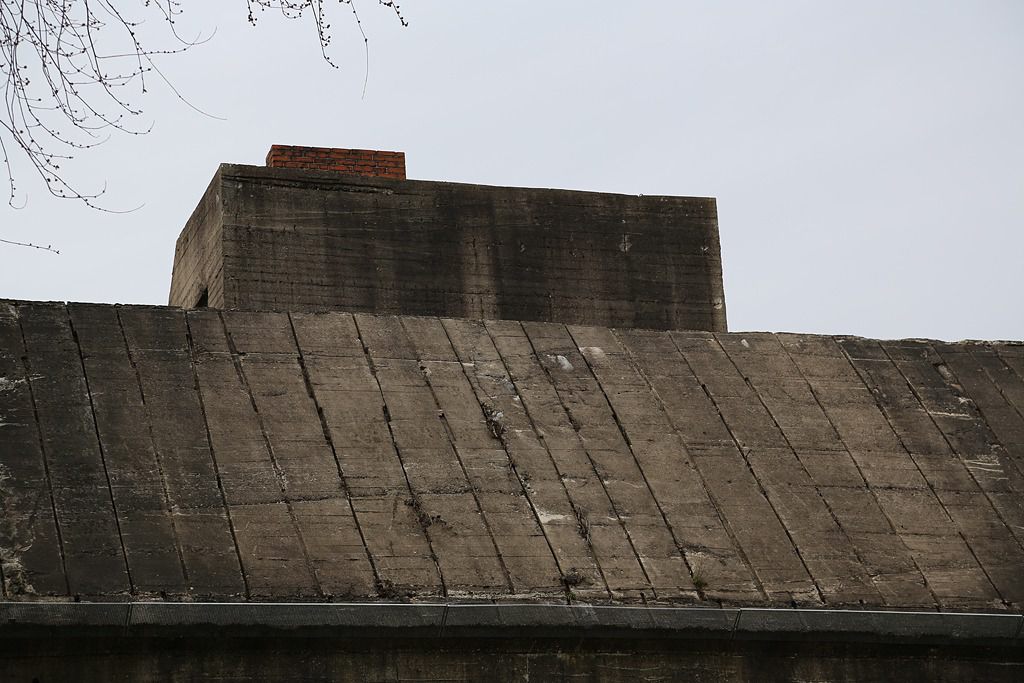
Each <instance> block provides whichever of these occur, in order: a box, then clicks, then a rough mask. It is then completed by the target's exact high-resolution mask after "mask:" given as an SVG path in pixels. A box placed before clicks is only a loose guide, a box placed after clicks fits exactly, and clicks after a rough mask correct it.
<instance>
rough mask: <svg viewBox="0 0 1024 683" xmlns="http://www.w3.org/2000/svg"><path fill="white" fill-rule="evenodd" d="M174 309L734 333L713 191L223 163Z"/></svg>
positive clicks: (191, 225) (200, 211)
mask: <svg viewBox="0 0 1024 683" xmlns="http://www.w3.org/2000/svg"><path fill="white" fill-rule="evenodd" d="M170 303H171V304H172V305H175V306H182V307H186V308H191V307H195V306H196V305H197V304H200V303H202V305H209V306H212V307H215V308H244V309H253V310H286V311H312V310H330V309H343V310H347V311H353V312H359V311H362V312H369V313H394V314H411V315H440V316H450V317H457V318H481V319H482V318H490V319H506V320H530V321H549V322H563V323H573V324H588V325H609V326H615V327H639V328H652V329H698V330H711V331H724V330H725V329H726V318H725V298H724V293H723V289H722V265H721V258H720V247H719V241H718V218H717V209H716V205H715V200H714V199H704V198H692V197H653V196H652V197H643V196H640V197H638V196H626V195H614V194H601V193H594V192H571V191H567V190H539V189H528V188H506V187H486V186H479V185H461V184H455V183H439V182H426V181H413V180H410V181H402V180H388V179H384V178H358V177H353V176H345V175H342V174H339V173H330V172H324V171H312V170H300V169H292V168H262V167H255V166H236V165H222V166H221V167H220V169H219V170H218V172H217V174H216V176H215V177H214V179H213V182H212V183H211V184H210V187H209V189H208V191H207V192H206V195H205V196H204V197H203V199H202V200H201V201H200V203H199V205H198V207H197V208H196V210H195V212H194V213H193V215H192V218H191V219H190V220H189V221H188V223H187V225H186V226H185V228H184V230H183V231H182V233H181V236H180V237H179V239H178V244H177V248H176V252H175V258H174V274H173V277H172V282H171V292H170Z"/></svg>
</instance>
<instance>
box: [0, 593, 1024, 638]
mask: <svg viewBox="0 0 1024 683" xmlns="http://www.w3.org/2000/svg"><path fill="white" fill-rule="evenodd" d="M204 633H205V634H216V635H218V636H221V637H224V636H230V637H241V638H246V637H261V636H267V635H274V636H275V637H288V636H295V637H304V638H308V637H314V638H315V637H334V638H336V637H346V638H356V639H373V638H381V637H388V638H407V637H415V638H423V637H427V638H438V639H460V638H474V639H481V638H482V639H487V638H531V639H541V638H543V639H561V640H589V639H630V638H643V639H669V640H671V639H713V640H762V641H763V640H771V641H780V640H784V641H815V642H839V643H843V642H859V643H879V644H899V643H906V644H920V645H942V644H953V645H975V644H978V645H987V646H996V647H1015V648H1017V647H1024V615H1021V614H983V613H950V612H912V611H869V610H826V609H766V608H723V609H716V608H686V607H667V608H649V607H625V606H592V605H541V604H450V603H449V604H446V603H416V604H398V603H389V604H379V603H378V604H373V603H347V604H343V603H333V604H324V603H157V602H124V603H40V602H5V603H0V637H5V638H18V637H38V636H39V635H42V634H46V635H50V636H54V637H82V636H85V637H90V636H92V637H110V636H115V637H116V636H120V637H155V638H161V637H180V636H183V635H188V636H192V637H195V636H199V635H202V634H204Z"/></svg>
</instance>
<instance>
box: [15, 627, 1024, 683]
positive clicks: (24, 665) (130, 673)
mask: <svg viewBox="0 0 1024 683" xmlns="http://www.w3.org/2000/svg"><path fill="white" fill-rule="evenodd" d="M1022 675H1024V665H1022V662H1021V657H1020V650H1019V648H1017V649H1013V648H1010V649H1007V648H1003V649H997V648H983V647H980V648H970V649H963V648H951V647H921V646H906V645H901V646H899V647H898V648H897V647H884V646H879V645H857V644H840V645H835V644H827V643H813V644H811V643H779V642H762V643H757V642H747V643H730V642H719V641H703V640H697V641H689V642H686V641H683V642H680V641H662V642H638V641H635V640H629V641H607V642H597V643H579V642H576V641H564V642H557V641H555V642H551V641H549V642H536V641H533V642H521V641H514V640H513V641H477V642H473V641H464V640H455V641H452V642H447V643H444V642H438V641H435V640H426V641H398V642H394V641H388V642H382V641H358V640H357V641H354V642H353V641H351V640H346V641H338V640H330V639H316V638H315V639H302V638H285V639H278V638H256V639H243V640H237V639H213V640H210V639H207V640H202V641H199V640H196V639H176V640H174V639H171V640H167V639H137V638H136V639H129V638H124V639H117V638H112V639H106V638H103V639H100V638H82V639H73V640H59V641H56V642H54V641H46V640H35V641H26V640H25V639H18V640H14V641H11V640H8V641H7V642H6V643H4V644H0V678H3V680H9V681H26V682H27V681H33V680H38V681H39V682H40V683H47V682H49V681H63V680H75V681H81V682H83V683H87V682H90V681H104V682H108V681H138V682H147V681H194V680H204V681H238V680H268V681H328V680H329V681H360V682H363V681H433V682H438V681H449V682H454V681H512V680H516V681H564V680H574V681H577V680H585V681H636V680H643V681H707V682H712V683H714V682H717V681H856V682H857V683H871V682H878V681H892V680H899V681H1019V680H1021V676H1022Z"/></svg>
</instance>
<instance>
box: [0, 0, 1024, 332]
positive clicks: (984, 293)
mask: <svg viewBox="0 0 1024 683" xmlns="http://www.w3.org/2000/svg"><path fill="white" fill-rule="evenodd" d="M356 3H357V7H358V8H360V10H361V13H362V17H363V20H364V24H365V27H366V31H367V33H368V35H369V37H370V62H369V74H368V75H369V80H368V86H367V91H366V96H365V98H364V99H363V98H361V94H362V87H363V79H364V76H365V75H366V72H365V62H364V53H363V47H362V41H361V39H360V37H359V34H358V32H357V31H356V29H355V27H354V24H353V23H352V22H351V21H349V20H347V17H346V16H345V15H344V14H339V15H338V17H337V19H336V21H335V22H334V33H335V41H334V46H333V51H332V55H333V56H334V57H335V59H336V61H338V62H339V63H340V64H341V65H342V67H343V68H342V69H341V70H334V69H332V68H330V67H329V66H327V65H326V64H324V63H323V61H322V60H321V59H320V58H319V52H318V46H317V43H316V40H315V36H314V35H313V34H312V33H311V27H310V25H309V24H308V23H306V22H302V23H296V22H284V21H282V20H279V19H276V18H274V17H273V16H270V15H267V16H266V17H265V18H264V19H263V20H262V21H261V22H260V24H259V25H258V26H257V27H256V28H253V27H251V26H249V25H248V24H247V23H246V21H245V18H246V11H245V3H244V0H223V1H221V2H216V3H211V2H201V1H199V0H185V2H184V6H185V10H186V16H185V17H184V18H183V20H182V22H181V25H182V28H183V30H184V31H186V32H188V31H192V32H195V31H197V30H205V31H207V32H209V31H210V30H212V29H214V28H216V31H217V33H216V35H215V36H214V37H213V39H212V40H211V41H209V42H208V43H206V44H204V45H201V46H199V47H196V48H195V49H193V50H191V51H189V52H187V53H186V54H183V55H177V56H170V57H166V58H164V59H163V60H161V61H160V65H161V67H162V68H163V69H164V71H165V72H166V73H167V74H168V75H169V76H170V78H171V79H172V80H173V82H174V84H175V85H176V86H177V87H178V88H179V89H180V90H181V91H182V92H183V94H184V95H185V96H186V97H187V98H188V99H189V101H190V102H192V103H193V104H195V105H196V106H198V107H200V108H202V109H204V110H207V111H209V112H211V113H213V114H215V115H217V116H218V117H222V118H223V119H225V120H217V119H212V118H208V117H205V116H201V115H199V114H197V113H195V112H194V111H192V110H191V109H189V108H188V107H187V106H185V105H184V104H182V103H180V102H179V101H177V100H176V99H175V98H174V97H173V95H172V94H171V93H170V92H169V91H168V89H167V88H164V87H161V86H158V85H156V84H154V85H153V87H152V88H151V92H150V93H149V94H148V95H146V97H145V98H144V99H142V100H140V101H139V103H140V104H142V105H143V106H144V108H145V112H146V113H145V117H144V123H146V124H148V123H149V122H152V123H153V125H154V127H153V130H152V132H151V133H150V134H148V135H146V136H142V137H131V136H114V137H113V138H112V139H111V140H110V141H109V142H107V143H106V144H104V145H103V146H101V147H100V148H98V149H96V150H93V151H91V152H88V153H86V154H82V155H80V156H79V158H78V159H77V160H76V161H75V162H74V163H73V164H71V165H66V166H65V167H66V168H69V169H70V171H69V176H70V177H71V178H72V179H74V180H77V181H78V182H79V183H80V184H83V185H85V186H87V187H97V186H100V185H101V184H102V183H104V182H106V184H107V186H108V188H109V191H108V194H107V196H106V198H105V202H106V204H107V205H108V206H112V207H114V208H128V207H132V206H136V205H138V204H143V206H142V208H141V209H139V210H138V211H135V212H133V213H129V214H123V215H116V214H106V213H99V212H95V211H92V210H90V209H87V208H85V207H84V206H82V205H80V204H77V203H73V202H67V201H59V200H56V199H51V198H50V197H49V196H48V195H47V193H46V192H45V190H44V189H43V187H42V184H41V183H40V182H38V180H37V179H36V178H32V177H30V176H29V174H28V171H27V170H26V169H25V168H24V166H23V165H22V166H20V167H19V173H21V175H22V177H21V179H20V180H21V182H20V186H21V188H22V189H23V190H24V191H25V193H26V194H27V200H28V203H27V207H26V208H24V209H21V210H14V209H11V208H9V207H7V206H3V207H2V208H0V238H5V239H14V240H31V241H34V242H42V243H44V244H47V243H52V244H54V245H56V246H57V247H59V248H60V249H61V252H62V253H61V255H60V256H56V255H53V254H50V253H45V252H39V251H35V250H29V249H22V248H15V247H8V246H4V245H0V297H2V298H16V299H36V300H66V301H100V302H123V303H160V304H162V303H165V302H166V300H167V290H168V286H169V284H170V272H171V261H172V258H173V252H174V240H175V238H176V237H177V235H178V232H179V231H180V229H181V227H182V225H184V222H185V220H186V219H187V218H188V215H189V213H190V212H191V210H192V208H193V207H194V206H195V204H196V202H197V200H198V199H199V197H200V196H201V194H202V192H203V190H204V189H205V187H206V185H207V183H208V181H209V180H210V177H211V176H212V174H213V172H214V170H215V169H216V167H217V164H218V163H220V162H236V163H252V164H262V163H263V158H264V156H265V154H266V151H267V149H268V148H269V147H270V145H271V144H272V143H282V144H300V145H315V146H325V147H327V146H330V147H364V148H373V149H386V150H402V151H405V152H406V154H407V164H408V171H409V176H410V177H412V178H421V179H430V180H451V181H460V182H473V183H484V184H495V185H523V186H534V187H563V188H572V189H584V190H595V191H606V192H622V193H634V194H672V195H701V196H714V197H717V198H718V210H719V222H720V229H721V235H722V250H723V259H724V268H725V291H726V304H727V308H728V314H729V326H730V329H733V330H783V331H794V332H821V333H837V334H859V335H864V336H872V337H885V338H891V337H909V336H912V337H937V338H943V339H961V338H987V339H1024V302H1022V297H1021V295H1022V292H1024V287H1022V284H1024V2H1021V1H1020V0H1002V1H999V0H963V1H961V2H947V1H942V0H924V1H922V0H915V1H908V0H903V1H900V2H891V1H889V2H880V1H875V0H870V1H865V0H860V1H858V2H855V3H839V2H821V1H820V0H814V1H812V0H804V1H792V0H790V1H781V0H779V1H776V2H761V1H745V2H738V1H736V2H725V1H723V2H711V1H710V0H709V1H707V2H687V1H683V0H674V1H672V2H638V3H624V2H604V1H594V0H588V1H586V2H584V1H580V0H575V1H562V2H516V3H508V2H503V3H492V2H480V0H475V1H473V2H470V1H469V0H444V1H443V2H442V1H440V0H434V1H433V2H413V1H412V0H410V1H409V2H408V4H406V5H405V6H404V7H403V11H404V13H405V15H406V17H407V19H408V20H409V22H410V26H409V27H408V28H404V29H403V28H401V27H400V26H399V25H398V22H397V21H395V20H394V18H393V16H391V15H389V14H388V12H387V10H383V9H378V8H377V7H376V6H375V2H373V1H371V0H356Z"/></svg>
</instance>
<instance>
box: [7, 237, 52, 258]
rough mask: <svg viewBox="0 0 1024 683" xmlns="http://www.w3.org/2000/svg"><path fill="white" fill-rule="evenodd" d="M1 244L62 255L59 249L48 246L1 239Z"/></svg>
mask: <svg viewBox="0 0 1024 683" xmlns="http://www.w3.org/2000/svg"><path fill="white" fill-rule="evenodd" d="M0 242H3V243H4V244H13V245H14V246H16V247H32V248H33V249H39V250H41V251H49V252H51V253H54V254H60V250H59V249H54V248H53V246H51V245H49V244H47V245H46V246H45V247H43V246H40V245H38V244H32V243H31V242H15V241H14V240H5V239H0Z"/></svg>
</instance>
